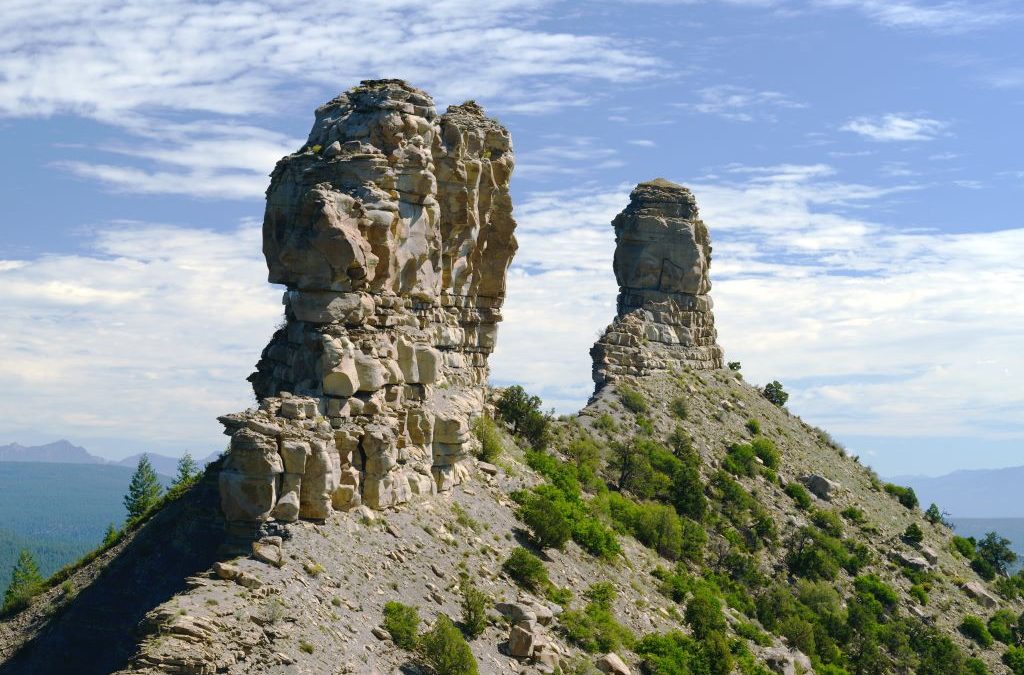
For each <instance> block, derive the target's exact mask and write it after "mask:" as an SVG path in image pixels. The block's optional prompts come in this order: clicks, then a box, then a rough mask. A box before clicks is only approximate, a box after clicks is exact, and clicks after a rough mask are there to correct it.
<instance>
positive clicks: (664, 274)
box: [590, 178, 723, 389]
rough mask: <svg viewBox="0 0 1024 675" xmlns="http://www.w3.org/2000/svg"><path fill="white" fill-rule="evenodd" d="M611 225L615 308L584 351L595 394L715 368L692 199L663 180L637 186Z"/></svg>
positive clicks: (719, 360)
mask: <svg viewBox="0 0 1024 675" xmlns="http://www.w3.org/2000/svg"><path fill="white" fill-rule="evenodd" d="M612 225H613V226H614V227H615V262H614V269H615V279H616V280H617V281H618V283H619V297H618V308H617V313H616V317H615V321H613V322H612V324H611V325H610V326H608V328H607V329H606V330H605V332H604V334H603V335H602V336H601V337H600V339H598V341H597V342H596V343H595V344H594V346H593V348H592V349H591V350H590V354H591V356H592V357H593V359H594V373H593V374H594V382H595V384H596V385H597V388H598V389H600V388H601V387H603V386H604V385H605V384H607V383H608V382H611V381H614V380H616V379H618V378H620V377H623V376H643V375H647V374H649V373H653V372H658V371H666V370H669V369H672V368H679V367H683V366H688V367H691V368H701V369H712V368H721V367H722V364H723V354H722V348H721V347H719V346H718V344H717V343H716V342H715V340H716V338H717V333H716V331H715V317H714V314H712V311H711V309H712V302H711V296H710V295H708V294H709V293H710V291H711V280H710V278H709V276H708V272H709V269H710V266H711V238H710V236H709V235H708V229H707V227H706V226H705V225H704V222H703V221H701V220H700V217H699V216H698V213H697V201H696V200H695V199H694V197H693V194H692V193H691V192H690V191H689V190H688V189H687V188H685V187H683V186H681V185H676V184H675V183H671V182H669V181H667V180H665V179H663V178H657V179H655V180H652V181H648V182H646V183H640V184H639V185H637V186H636V188H635V189H634V190H633V192H632V193H631V194H630V196H629V205H628V206H627V207H626V208H625V209H624V210H623V211H622V212H621V213H619V215H617V216H616V217H615V219H614V220H613V221H612Z"/></svg>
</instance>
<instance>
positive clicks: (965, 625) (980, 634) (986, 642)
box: [960, 615, 992, 647]
mask: <svg viewBox="0 0 1024 675" xmlns="http://www.w3.org/2000/svg"><path fill="white" fill-rule="evenodd" d="M960 632H961V633H963V634H964V635H966V636H967V637H969V638H970V639H972V640H974V641H975V642H977V643H978V644H980V645H981V646H982V647H991V646H992V634H991V633H989V632H988V628H986V627H985V622H984V621H982V620H981V619H980V618H978V617H976V616H972V615H967V616H965V617H964V620H963V621H961V622H960Z"/></svg>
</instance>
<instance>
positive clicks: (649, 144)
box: [627, 138, 658, 148]
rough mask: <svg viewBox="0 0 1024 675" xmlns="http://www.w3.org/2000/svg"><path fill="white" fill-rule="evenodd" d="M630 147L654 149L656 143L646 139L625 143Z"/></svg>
mask: <svg viewBox="0 0 1024 675" xmlns="http://www.w3.org/2000/svg"><path fill="white" fill-rule="evenodd" d="M627 142H628V143H629V144H630V145H638V146H640V147H641V148H654V147H657V145H658V144H657V143H655V142H654V141H652V140H650V139H647V138H636V139H633V140H631V141H627Z"/></svg>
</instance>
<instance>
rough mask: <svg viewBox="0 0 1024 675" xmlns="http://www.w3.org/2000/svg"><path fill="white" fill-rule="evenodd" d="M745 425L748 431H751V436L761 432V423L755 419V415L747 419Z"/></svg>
mask: <svg viewBox="0 0 1024 675" xmlns="http://www.w3.org/2000/svg"><path fill="white" fill-rule="evenodd" d="M745 426H746V427H747V431H749V432H750V435H751V436H757V435H758V434H759V433H761V423H760V422H758V421H757V420H755V419H754V418H753V417H751V418H750V419H748V420H747V423H746V425H745Z"/></svg>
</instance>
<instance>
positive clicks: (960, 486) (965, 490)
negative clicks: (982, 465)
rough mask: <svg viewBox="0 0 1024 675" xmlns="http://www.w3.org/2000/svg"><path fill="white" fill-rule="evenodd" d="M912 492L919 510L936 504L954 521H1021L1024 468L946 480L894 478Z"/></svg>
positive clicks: (960, 473) (980, 471)
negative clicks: (917, 500)
mask: <svg viewBox="0 0 1024 675" xmlns="http://www.w3.org/2000/svg"><path fill="white" fill-rule="evenodd" d="M889 480H891V481H892V482H894V483H898V484H900V485H909V486H910V487H912V488H914V492H916V493H917V497H918V499H919V500H920V502H921V508H925V509H926V508H928V505H929V504H932V503H935V504H938V505H939V508H940V509H942V510H943V511H945V512H948V513H949V514H950V515H951V516H953V517H954V518H1024V499H1021V486H1024V466H1013V467H1007V468H1005V469H973V470H964V471H954V472H953V473H950V474H946V475H945V476H936V477H931V476H894V477H893V478H891V479H889Z"/></svg>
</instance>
